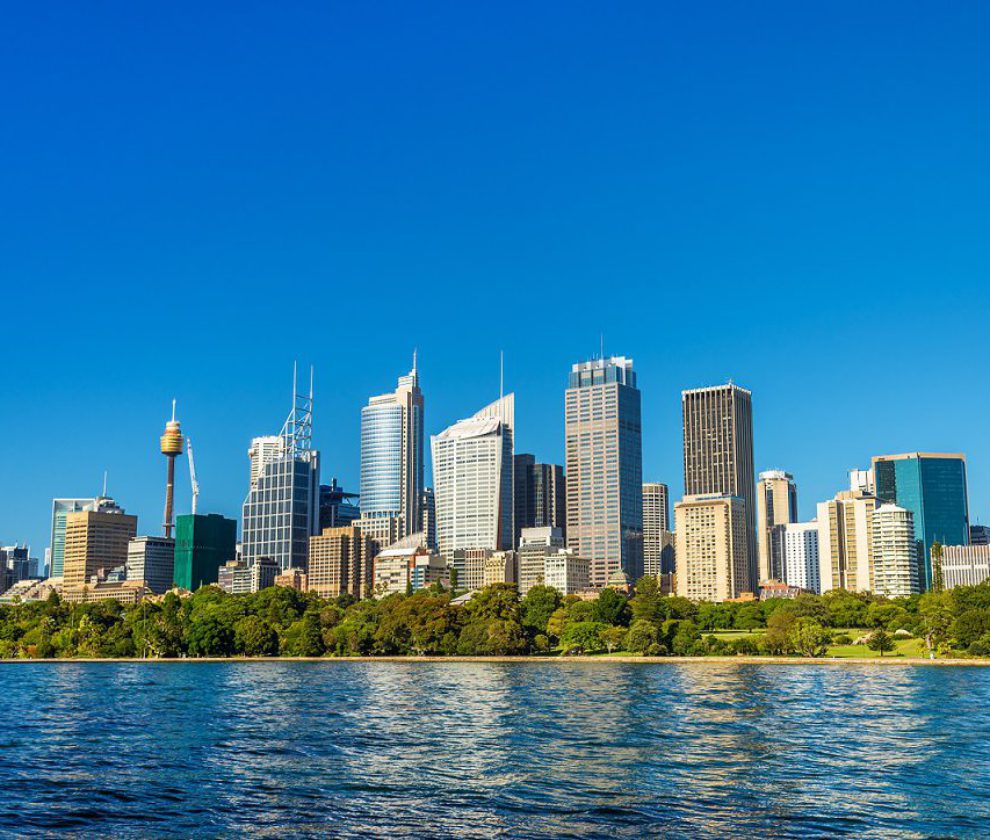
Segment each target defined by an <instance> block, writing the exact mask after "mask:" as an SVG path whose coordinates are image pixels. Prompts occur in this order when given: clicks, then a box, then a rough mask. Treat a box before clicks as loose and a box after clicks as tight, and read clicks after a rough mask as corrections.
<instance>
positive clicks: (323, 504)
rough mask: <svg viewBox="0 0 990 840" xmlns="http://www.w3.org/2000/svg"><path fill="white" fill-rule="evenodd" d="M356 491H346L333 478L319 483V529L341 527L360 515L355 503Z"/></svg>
mask: <svg viewBox="0 0 990 840" xmlns="http://www.w3.org/2000/svg"><path fill="white" fill-rule="evenodd" d="M357 499H358V494H357V493H348V492H347V491H345V490H344V488H343V487H341V486H340V485H339V484H337V479H336V478H333V479H331V480H330V483H329V484H321V485H320V531H321V532H322V530H323V529H324V528H343V527H344V526H345V525H350V524H351V523H352V522H353V521H354V520H355V519H357V518H358V517H360V516H361V509H360V507H358V505H356V504H355V501H357Z"/></svg>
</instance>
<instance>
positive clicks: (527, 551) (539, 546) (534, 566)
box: [517, 528, 587, 596]
mask: <svg viewBox="0 0 990 840" xmlns="http://www.w3.org/2000/svg"><path fill="white" fill-rule="evenodd" d="M563 547H564V532H563V530H562V529H560V528H523V529H522V532H521V534H520V538H519V551H518V552H517V553H518V555H519V581H518V583H519V594H520V595H521V596H523V595H525V594H526V593H527V592H529V590H530V589H532V588H533V587H534V586H539V585H541V584H544V583H545V582H546V581H545V574H546V568H545V566H546V562H545V561H546V559H547V557H549V556H550V555H551V554H556V553H557V552H558V551H559V550H560V549H562V548H563ZM585 562H586V563H587V561H585Z"/></svg>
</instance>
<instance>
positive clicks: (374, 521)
mask: <svg viewBox="0 0 990 840" xmlns="http://www.w3.org/2000/svg"><path fill="white" fill-rule="evenodd" d="M351 524H352V525H354V526H355V527H356V528H360V529H361V533H362V534H364V535H365V536H366V537H367V538H368V539H370V540H371V559H374V557H375V555H376V554H378V552H379V551H382V550H383V549H386V548H388V547H390V546H392V545H394V544H395V543H397V542H399V540H401V539H402V537H401V536H400V534H401V533H402V520H401V519H400V518H399V517H398V516H373V517H370V518H368V519H365V518H364V517H361V518H359V519H355V520H354V522H352V523H351Z"/></svg>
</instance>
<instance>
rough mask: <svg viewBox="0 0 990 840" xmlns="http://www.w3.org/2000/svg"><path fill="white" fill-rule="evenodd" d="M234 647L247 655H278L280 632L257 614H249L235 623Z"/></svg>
mask: <svg viewBox="0 0 990 840" xmlns="http://www.w3.org/2000/svg"><path fill="white" fill-rule="evenodd" d="M234 647H235V648H236V649H237V651H238V652H239V653H243V654H244V655H245V656H278V633H276V632H275V628H273V627H272V625H271V624H270V623H269V622H268V621H266V620H265V619H263V618H261V617H260V616H257V615H247V616H245V617H244V618H242V619H241V620H240V621H238V622H237V623H236V624H235V625H234Z"/></svg>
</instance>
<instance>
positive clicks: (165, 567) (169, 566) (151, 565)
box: [127, 537, 175, 595]
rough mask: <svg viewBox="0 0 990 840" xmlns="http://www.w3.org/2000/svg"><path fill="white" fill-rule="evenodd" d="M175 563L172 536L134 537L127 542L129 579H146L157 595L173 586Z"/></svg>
mask: <svg viewBox="0 0 990 840" xmlns="http://www.w3.org/2000/svg"><path fill="white" fill-rule="evenodd" d="M174 565H175V540H174V539H172V538H171V537H134V539H132V540H131V541H130V542H129V543H128V544H127V580H130V581H144V584H145V586H147V587H148V589H150V590H151V591H152V592H154V593H155V594H156V595H162V594H164V593H165V592H168V590H169V589H171V588H172V578H173V573H174Z"/></svg>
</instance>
